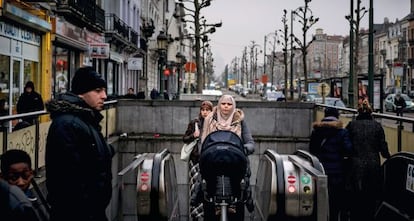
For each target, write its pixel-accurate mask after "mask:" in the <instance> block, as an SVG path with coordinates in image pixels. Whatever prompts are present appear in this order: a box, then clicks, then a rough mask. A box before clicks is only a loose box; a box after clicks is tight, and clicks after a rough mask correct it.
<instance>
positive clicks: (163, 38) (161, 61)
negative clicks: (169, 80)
mask: <svg viewBox="0 0 414 221" xmlns="http://www.w3.org/2000/svg"><path fill="white" fill-rule="evenodd" d="M157 45H158V71H159V80H160V90H159V94H160V98H161V99H162V98H163V97H164V95H163V93H164V74H163V69H164V66H165V64H166V63H167V46H168V36H167V35H166V34H165V33H164V32H163V31H160V33H159V34H158V36H157Z"/></svg>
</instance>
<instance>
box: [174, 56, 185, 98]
mask: <svg viewBox="0 0 414 221" xmlns="http://www.w3.org/2000/svg"><path fill="white" fill-rule="evenodd" d="M175 58H176V60H177V69H178V71H177V73H178V81H177V82H178V83H177V98H180V92H181V81H182V79H181V72H182V70H183V69H182V67H183V65H184V64H185V63H186V62H187V61H186V59H185V56H184V55H182V54H181V52H177V54H176V55H175Z"/></svg>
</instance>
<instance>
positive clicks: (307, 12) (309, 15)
mask: <svg viewBox="0 0 414 221" xmlns="http://www.w3.org/2000/svg"><path fill="white" fill-rule="evenodd" d="M309 2H311V0H305V6H303V7H299V8H298V9H296V10H295V11H294V14H295V15H296V17H299V18H300V19H299V23H301V24H302V31H303V35H302V41H301V40H299V39H298V38H297V37H295V38H294V39H295V42H296V44H298V46H299V48H300V50H301V52H302V62H303V75H304V77H305V91H306V92H307V91H308V70H307V64H306V55H307V52H308V47H309V45H310V43H311V42H306V34H307V32H308V30H309V29H310V28H311V27H312V26H313V25H314V24H316V22H318V21H319V18H315V17H313V12H312V10H311V9H310V8H309Z"/></svg>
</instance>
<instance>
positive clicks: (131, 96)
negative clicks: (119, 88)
mask: <svg viewBox="0 0 414 221" xmlns="http://www.w3.org/2000/svg"><path fill="white" fill-rule="evenodd" d="M124 98H127V99H136V98H137V95H136V94H135V90H134V88H132V87H130V88H128V92H127V93H126V94H125V95H124Z"/></svg>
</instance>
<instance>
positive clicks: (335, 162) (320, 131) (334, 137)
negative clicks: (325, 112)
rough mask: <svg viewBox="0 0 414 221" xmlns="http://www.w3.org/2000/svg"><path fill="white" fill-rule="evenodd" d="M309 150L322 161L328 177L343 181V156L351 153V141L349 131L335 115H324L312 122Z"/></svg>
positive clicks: (344, 170) (344, 169)
mask: <svg viewBox="0 0 414 221" xmlns="http://www.w3.org/2000/svg"><path fill="white" fill-rule="evenodd" d="M309 151H310V153H312V154H313V155H315V156H316V157H318V159H319V160H320V162H321V163H322V165H323V167H324V169H325V172H326V174H327V175H328V179H329V177H330V176H331V178H332V176H336V177H335V179H337V181H338V182H344V181H345V177H344V176H345V172H346V168H345V162H344V160H345V158H346V157H348V156H350V155H351V152H352V143H351V140H350V138H349V133H348V131H347V130H346V129H344V128H343V124H342V122H341V121H339V120H338V119H337V118H335V117H326V118H324V119H322V121H321V122H314V123H313V131H312V134H311V139H310V146H309Z"/></svg>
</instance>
